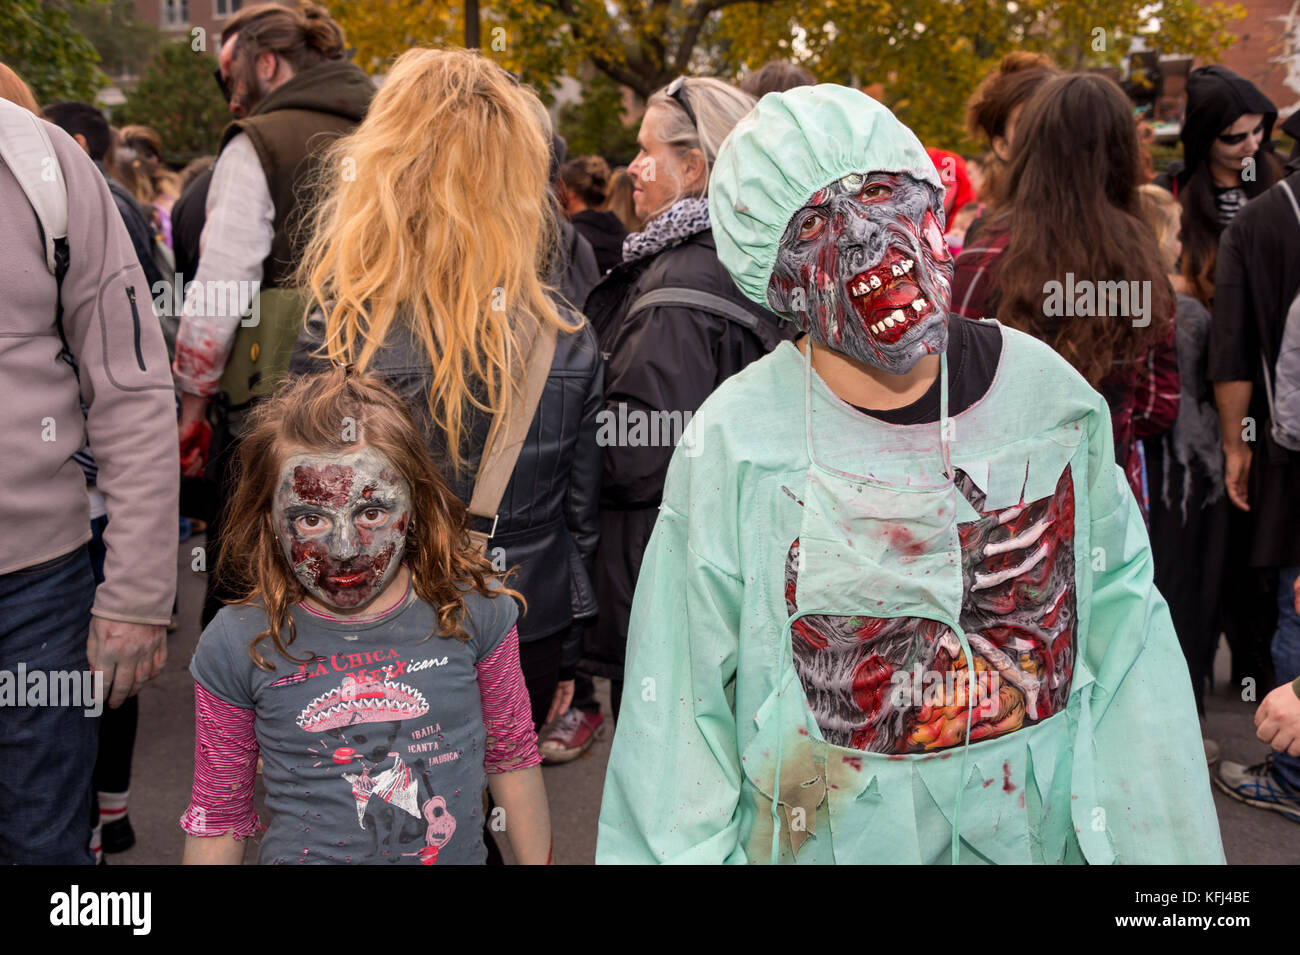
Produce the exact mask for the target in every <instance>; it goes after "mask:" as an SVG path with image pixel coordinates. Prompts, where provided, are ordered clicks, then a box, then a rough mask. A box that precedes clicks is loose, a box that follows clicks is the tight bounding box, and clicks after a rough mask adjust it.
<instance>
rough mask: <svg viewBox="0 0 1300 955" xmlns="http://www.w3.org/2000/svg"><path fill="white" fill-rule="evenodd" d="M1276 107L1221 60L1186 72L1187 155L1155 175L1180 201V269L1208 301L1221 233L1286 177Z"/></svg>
mask: <svg viewBox="0 0 1300 955" xmlns="http://www.w3.org/2000/svg"><path fill="white" fill-rule="evenodd" d="M1276 119H1277V107H1276V106H1274V105H1273V103H1272V101H1271V100H1269V98H1268V97H1267V96H1265V95H1264V94H1263V93H1261V92H1260V91H1259V88H1258V87H1257V86H1255V84H1254V83H1251V82H1250V81H1249V80H1247V79H1245V78H1243V77H1241V76H1238V75H1237V74H1236V73H1234V72H1232V71H1231V70H1229V69H1227V68H1225V67H1222V66H1203V67H1201V68H1200V69H1196V70H1193V71H1192V73H1191V75H1190V76H1188V78H1187V109H1186V111H1185V113H1184V116H1183V129H1182V134H1181V139H1182V141H1183V162H1182V163H1181V164H1174V165H1171V166H1170V168H1169V170H1168V171H1167V172H1165V173H1163V174H1162V175H1161V176H1159V177H1157V178H1156V184H1157V185H1159V186H1162V187H1164V188H1166V189H1168V190H1169V191H1170V192H1172V193H1173V194H1174V195H1175V196H1176V197H1177V199H1178V201H1179V203H1180V204H1181V205H1182V207H1183V226H1182V229H1183V233H1182V241H1183V255H1182V262H1181V269H1180V271H1181V273H1182V274H1183V275H1184V276H1186V278H1187V279H1188V280H1189V281H1190V282H1191V284H1192V288H1193V290H1194V292H1195V294H1196V297H1197V298H1199V299H1200V300H1201V302H1202V303H1203V304H1204V305H1206V306H1207V307H1208V306H1209V305H1211V303H1212V302H1213V299H1214V261H1215V252H1216V250H1217V247H1218V244H1219V234H1220V233H1221V232H1222V231H1223V228H1224V226H1226V225H1227V224H1228V223H1229V222H1231V221H1232V217H1233V216H1235V215H1236V214H1237V211H1238V210H1240V209H1241V207H1242V206H1244V205H1245V204H1246V203H1247V202H1248V201H1249V200H1251V199H1253V198H1255V196H1257V195H1259V194H1260V193H1261V192H1263V191H1264V190H1265V189H1267V188H1268V187H1269V186H1271V185H1273V183H1275V182H1277V180H1278V179H1280V178H1281V168H1280V165H1279V163H1278V161H1277V159H1276V158H1275V157H1274V156H1273V152H1272V143H1271V141H1270V137H1271V136H1272V134H1273V123H1274V121H1276Z"/></svg>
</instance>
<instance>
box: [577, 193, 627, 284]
mask: <svg viewBox="0 0 1300 955" xmlns="http://www.w3.org/2000/svg"><path fill="white" fill-rule="evenodd" d="M569 221H570V222H572V223H573V227H574V228H575V229H577V230H578V231H579V232H580V233H582V235H583V237H584V238H586V240H587V241H588V242H590V243H591V248H592V251H593V252H595V253H596V265H597V267H598V268H599V269H600V274H601V275H604V274H605V273H606V272H608V271H609V270H610V269H612V268H614V266H616V265H618V264H619V263H620V262H622V261H623V240H624V239H626V238H627V228H626V227H625V226H624V225H623V222H622V220H621V219H619V217H618V216H616V215H614V213H612V212H601V211H599V210H597V209H583V210H582V211H581V212H575V213H574V214H573V216H572V217H571V218H570V219H569Z"/></svg>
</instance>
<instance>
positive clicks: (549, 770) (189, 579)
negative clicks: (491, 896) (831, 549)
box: [108, 537, 1300, 865]
mask: <svg viewBox="0 0 1300 955" xmlns="http://www.w3.org/2000/svg"><path fill="white" fill-rule="evenodd" d="M202 544H203V539H202V537H195V538H192V539H191V540H189V541H186V542H184V543H183V544H181V546H180V548H179V551H178V554H177V560H178V565H179V568H180V613H179V619H180V626H179V627H178V629H177V630H176V631H174V632H173V633H171V634H170V635H169V638H168V662H167V668H166V670H165V671H164V672H163V673H162V675H161V676H159V677H158V678H157V679H155V680H153V681H152V682H151V683H149V684H148V685H147V686H146V687H145V688H144V689H143V690H142V691H141V693H140V729H139V735H138V738H137V740H136V748H135V762H134V764H133V769H132V781H131V801H130V806H129V810H128V811H129V815H130V818H131V823H132V826H133V827H134V829H135V834H136V844H135V846H134V847H133V848H132V849H130V850H128V851H126V852H123V853H118V854H116V855H111V856H109V857H108V861H109V864H110V865H158V864H162V865H169V864H175V863H179V862H180V860H181V853H182V850H183V848H184V844H185V834H184V832H182V831H181V828H180V826H179V825H178V824H177V820H178V818H179V817H180V815H181V813H182V812H183V811H184V810H185V807H186V805H187V804H188V802H189V794H190V784H191V779H192V774H193V771H194V683H193V680H192V678H191V677H190V675H189V671H188V669H187V667H188V666H189V661H190V656H191V655H192V654H193V652H194V647H195V644H196V643H197V642H198V638H199V627H198V620H199V608H200V607H201V605H202V602H203V588H204V585H205V580H204V575H202V574H198V573H195V572H194V571H192V570H191V569H190V565H191V559H192V558H191V554H192V548H194V547H198V546H201V545H202ZM1215 663H1216V665H1215V681H1216V682H1215V688H1214V689H1213V690H1212V691H1211V692H1210V693H1208V695H1207V698H1206V710H1207V714H1206V718H1207V730H1208V734H1209V736H1210V737H1211V738H1212V739H1215V740H1217V741H1218V742H1219V745H1220V747H1221V749H1222V756H1223V758H1225V759H1231V760H1235V761H1237V762H1246V763H1253V762H1257V761H1258V760H1260V759H1262V758H1263V756H1264V754H1265V752H1266V747H1264V745H1263V744H1262V743H1260V742H1259V740H1257V739H1256V738H1255V727H1254V723H1253V715H1254V710H1255V706H1256V705H1257V704H1256V703H1252V702H1245V701H1243V700H1242V699H1241V690H1240V688H1233V687H1230V686H1229V685H1228V683H1227V681H1228V678H1229V672H1228V666H1229V661H1228V656H1227V648H1226V646H1221V647H1220V652H1219V654H1218V657H1217V658H1216V661H1215ZM597 688H598V691H599V693H600V696H601V701H602V706H603V708H604V712H605V726H604V727H603V729H604V731H605V732H604V734H603V738H602V739H600V740H598V741H597V742H596V744H595V745H594V746H593V747H592V748H591V749H590V750H589V751H588V752H587V753H586V754H585V755H584V756H582V757H580V758H579V759H577V760H574V761H573V762H571V763H567V764H565V765H562V766H547V767H545V768H544V769H543V776H544V778H545V781H546V792H547V796H548V799H549V801H550V807H551V825H552V829H553V832H554V838H555V861H556V862H557V863H560V864H589V863H592V862H594V860H595V857H596V819H597V817H598V815H599V813H600V794H601V787H602V784H603V781H604V776H605V764H606V761H607V760H608V758H609V745H610V740H611V739H612V735H613V730H612V726H610V716H609V684H608V683H607V682H606V681H603V680H598V681H597ZM1264 692H1266V690H1265V691H1264ZM1262 696H1263V693H1262V692H1261V693H1260V697H1261V698H1262ZM1140 731H1141V727H1140V726H1135V727H1134V732H1135V733H1136V732H1140ZM262 800H263V793H262V792H261V785H260V777H259V792H258V810H259V812H260V813H262V820H263V822H265V821H267V820H268V818H269V816H268V815H267V814H266V812H265V807H264V806H263V805H262ZM1214 801H1215V805H1216V806H1217V808H1218V811H1219V824H1220V828H1221V831H1222V834H1223V844H1224V849H1225V851H1226V854H1227V858H1228V862H1229V863H1230V864H1243V863H1256V864H1259V863H1264V864H1294V863H1296V862H1297V861H1300V824H1297V823H1295V822H1291V821H1290V820H1289V819H1287V818H1285V817H1283V816H1281V815H1279V814H1277V813H1274V812H1270V811H1267V810H1263V809H1257V808H1254V807H1251V806H1247V805H1245V804H1243V803H1239V802H1237V801H1235V800H1233V799H1231V798H1229V797H1228V796H1226V795H1224V794H1223V793H1221V792H1219V791H1218V790H1217V789H1216V790H1215V791H1214ZM503 841H504V840H503ZM506 854H507V855H508V854H509V853H508V847H507V848H506ZM256 856H257V850H256V846H255V845H253V844H252V840H250V844H249V848H248V850H247V852H246V853H245V858H244V861H245V863H246V864H249V863H253V862H255V861H256Z"/></svg>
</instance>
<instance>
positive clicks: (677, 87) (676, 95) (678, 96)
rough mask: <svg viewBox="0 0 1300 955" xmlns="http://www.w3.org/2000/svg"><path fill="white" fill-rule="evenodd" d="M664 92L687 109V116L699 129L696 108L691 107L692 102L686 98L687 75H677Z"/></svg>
mask: <svg viewBox="0 0 1300 955" xmlns="http://www.w3.org/2000/svg"><path fill="white" fill-rule="evenodd" d="M664 92H665V93H667V94H668V95H669V96H671V97H672V98H673V99H675V100H676V101H677V104H678V105H679V106H681V108H682V109H684V110H686V118H687V119H689V120H690V121H691V125H692V126H694V127H695V128H696V129H697V130H698V129H699V128H700V124H699V123H698V122H697V121H696V119H695V110H693V109H691V104H690V102H688V101H687V99H686V77H684V76H679V77H677V79H675V80H673V81H672V82H671V83H669V84H668V88H667V89H666V90H664Z"/></svg>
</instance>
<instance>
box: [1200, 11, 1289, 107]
mask: <svg viewBox="0 0 1300 955" xmlns="http://www.w3.org/2000/svg"><path fill="white" fill-rule="evenodd" d="M1202 2H1203V3H1204V2H1205V0H1202ZM1238 2H1239V3H1241V5H1242V6H1243V7H1245V8H1246V18H1245V19H1244V20H1239V21H1237V22H1236V23H1235V24H1233V25H1232V32H1233V33H1235V34H1236V35H1237V36H1238V37H1239V39H1238V40H1237V42H1236V43H1234V44H1233V45H1232V47H1231V48H1229V49H1228V51H1227V52H1226V53H1224V54H1223V56H1222V57H1220V59H1219V62H1221V63H1222V64H1223V65H1224V66H1226V67H1227V68H1228V69H1230V70H1232V71H1233V72H1234V73H1239V74H1240V75H1242V76H1244V77H1245V78H1246V79H1248V80H1250V81H1251V82H1252V83H1254V84H1255V85H1256V86H1258V87H1259V88H1260V89H1261V90H1263V92H1264V95H1265V96H1267V97H1268V98H1269V99H1271V100H1272V101H1273V102H1274V104H1275V105H1276V106H1277V108H1278V113H1279V114H1280V115H1281V116H1289V115H1290V114H1291V113H1292V112H1293V111H1294V110H1296V109H1297V108H1300V2H1298V0H1238ZM1197 65H1198V66H1200V65H1201V64H1200V63H1198V64H1197Z"/></svg>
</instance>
